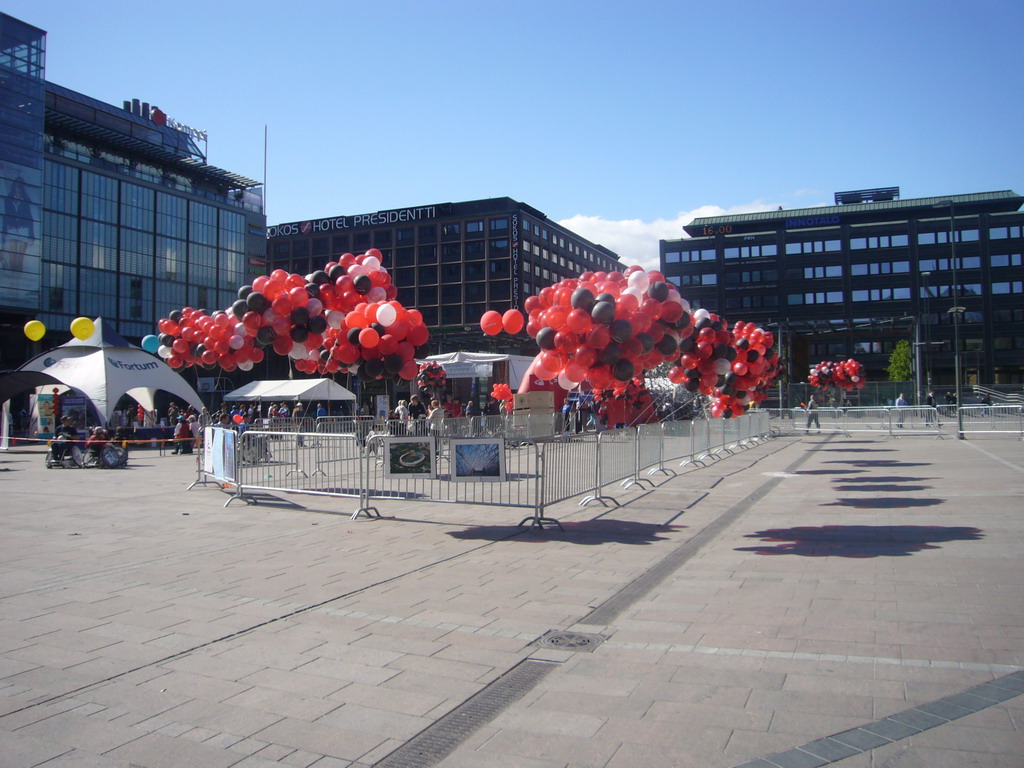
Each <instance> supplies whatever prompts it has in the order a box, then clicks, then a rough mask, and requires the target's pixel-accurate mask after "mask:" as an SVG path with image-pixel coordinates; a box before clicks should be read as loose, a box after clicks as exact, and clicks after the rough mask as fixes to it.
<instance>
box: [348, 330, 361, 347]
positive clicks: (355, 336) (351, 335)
mask: <svg viewBox="0 0 1024 768" xmlns="http://www.w3.org/2000/svg"><path fill="white" fill-rule="evenodd" d="M361 330H362V328H349V329H348V333H347V334H346V335H345V338H346V339H348V343H349V344H355V345H356V346H357V347H358V346H359V332H360V331H361Z"/></svg>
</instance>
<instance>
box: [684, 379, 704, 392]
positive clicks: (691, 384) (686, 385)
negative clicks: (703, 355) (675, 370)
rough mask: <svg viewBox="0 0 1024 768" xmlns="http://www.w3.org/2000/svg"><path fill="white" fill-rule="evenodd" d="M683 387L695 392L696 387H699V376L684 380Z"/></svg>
mask: <svg viewBox="0 0 1024 768" xmlns="http://www.w3.org/2000/svg"><path fill="white" fill-rule="evenodd" d="M683 389H685V390H686V391H687V392H696V391H697V390H698V389H700V378H699V377H698V378H696V379H690V380H689V381H686V382H684V383H683Z"/></svg>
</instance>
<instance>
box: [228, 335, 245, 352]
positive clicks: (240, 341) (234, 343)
mask: <svg viewBox="0 0 1024 768" xmlns="http://www.w3.org/2000/svg"><path fill="white" fill-rule="evenodd" d="M228 346H229V347H231V348H232V349H241V348H242V347H244V346H245V336H239V335H237V334H236V335H234V336H232V337H231V338H230V339H228Z"/></svg>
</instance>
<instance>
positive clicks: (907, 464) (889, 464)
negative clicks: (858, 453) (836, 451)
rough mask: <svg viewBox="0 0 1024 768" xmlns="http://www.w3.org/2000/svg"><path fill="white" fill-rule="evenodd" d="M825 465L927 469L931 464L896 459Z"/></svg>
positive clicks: (852, 460)
mask: <svg viewBox="0 0 1024 768" xmlns="http://www.w3.org/2000/svg"><path fill="white" fill-rule="evenodd" d="M823 463H825V464H849V465H850V466H851V467H927V466H929V465H930V462H927V461H896V460H895V459H877V460H874V461H873V460H871V459H850V460H849V461H843V460H842V459H831V460H829V461H826V462H823Z"/></svg>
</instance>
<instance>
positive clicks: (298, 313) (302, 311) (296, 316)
mask: <svg viewBox="0 0 1024 768" xmlns="http://www.w3.org/2000/svg"><path fill="white" fill-rule="evenodd" d="M288 319H289V320H291V321H292V325H305V324H306V323H307V322H309V310H308V309H306V308H305V307H296V308H295V309H293V310H292V312H291V314H290V315H288Z"/></svg>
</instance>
